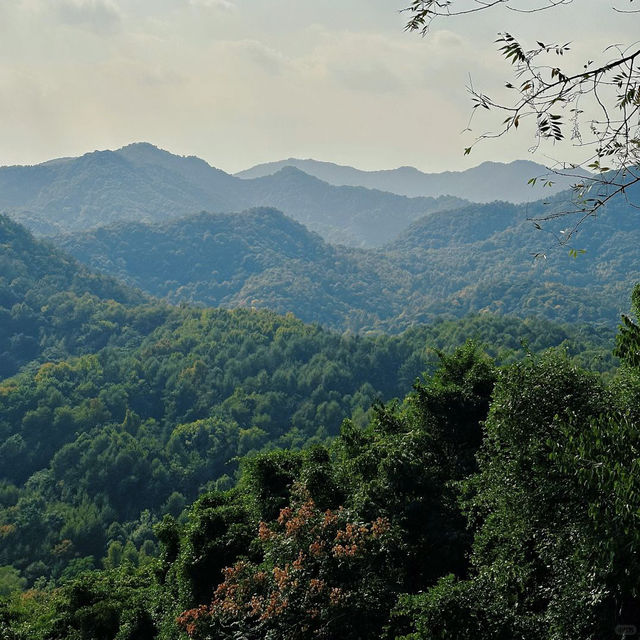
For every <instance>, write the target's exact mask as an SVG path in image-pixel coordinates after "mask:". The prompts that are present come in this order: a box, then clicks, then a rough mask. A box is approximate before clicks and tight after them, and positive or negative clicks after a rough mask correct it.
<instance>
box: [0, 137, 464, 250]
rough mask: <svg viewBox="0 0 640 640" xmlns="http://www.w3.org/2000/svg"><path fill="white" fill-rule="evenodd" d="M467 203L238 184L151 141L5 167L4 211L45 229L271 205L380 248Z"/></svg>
mask: <svg viewBox="0 0 640 640" xmlns="http://www.w3.org/2000/svg"><path fill="white" fill-rule="evenodd" d="M461 204H464V202H463V201H462V200H461V199H460V198H454V197H450V196H445V195H443V196H440V197H438V198H431V197H419V198H407V197H406V196H399V195H395V194H392V193H388V192H384V191H377V190H372V189H365V188H363V187H336V186H333V185H330V184H327V183H326V182H323V181H321V180H319V179H317V178H315V177H313V176H310V175H307V174H306V173H304V172H302V171H300V170H298V169H295V168H293V167H285V168H283V169H282V170H280V171H278V172H277V173H275V174H274V175H271V176H265V177H261V178H256V179H254V180H242V179H240V178H237V177H234V176H232V175H229V174H227V173H225V172H224V171H221V170H219V169H215V168H214V167H211V166H210V165H208V164H207V163H206V162H204V161H203V160H200V159H199V158H195V157H193V156H190V157H182V156H176V155H173V154H171V153H168V152H167V151H163V150H161V149H158V148H157V147H154V146H153V145H150V144H147V143H138V144H132V145H129V146H127V147H123V148H122V149H119V150H117V151H95V152H92V153H87V154H85V155H83V156H80V157H78V158H61V159H58V160H52V161H49V162H45V163H43V164H39V165H35V166H13V167H2V168H0V212H4V213H7V214H9V215H10V216H11V217H13V218H14V219H17V220H19V221H20V222H22V223H23V224H25V225H27V226H28V227H29V228H30V229H31V230H33V231H34V232H36V233H39V234H41V235H52V234H54V233H59V232H63V231H79V230H85V229H91V228H95V227H99V226H103V225H106V224H110V223H113V222H119V221H136V222H138V221H143V222H164V221H167V220H171V219H174V218H179V217H181V216H184V215H189V214H194V213H198V212H199V211H202V210H206V211H211V212H227V213H228V212H233V211H240V210H243V209H246V208H249V207H254V206H272V207H277V208H278V209H280V210H282V211H283V212H285V213H286V214H287V215H289V216H291V217H292V218H294V219H295V220H297V221H299V222H301V223H303V224H304V225H306V226H307V227H309V229H311V230H313V231H317V232H318V233H320V234H321V235H322V236H323V237H324V238H325V239H326V240H328V241H333V242H339V243H342V244H348V245H352V246H377V245H380V244H382V243H383V242H385V240H386V239H387V238H389V237H391V236H393V235H395V234H397V233H398V232H399V231H400V230H402V229H404V228H406V227H407V226H408V225H409V224H410V223H411V222H413V221H414V220H416V219H418V218H420V217H421V216H423V215H424V214H425V213H428V212H430V211H437V210H443V209H451V208H453V207H456V206H460V205H461Z"/></svg>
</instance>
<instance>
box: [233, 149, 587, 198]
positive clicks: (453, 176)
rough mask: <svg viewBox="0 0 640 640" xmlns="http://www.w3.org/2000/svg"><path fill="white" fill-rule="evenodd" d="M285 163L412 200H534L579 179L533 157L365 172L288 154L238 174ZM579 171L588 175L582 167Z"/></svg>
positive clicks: (249, 175)
mask: <svg viewBox="0 0 640 640" xmlns="http://www.w3.org/2000/svg"><path fill="white" fill-rule="evenodd" d="M285 167H295V168H296V169H299V170H300V171H304V172H305V173H307V174H309V175H311V176H315V177H316V178H319V179H320V180H324V181H325V182H328V183H329V184H332V185H336V186H345V185H346V186H352V187H366V188H367V189H379V190H382V191H389V192H391V193H396V194H398V195H403V196H409V197H412V198H415V197H418V196H430V197H434V198H437V197H438V196H442V195H449V196H456V197H458V198H463V199H465V200H470V201H472V202H481V203H485V202H493V201H495V200H506V201H508V202H514V203H521V202H533V201H535V200H538V199H539V198H543V197H546V196H547V195H553V194H555V193H558V192H560V191H562V190H564V189H568V188H569V187H570V186H571V185H572V184H573V183H575V182H576V178H572V177H567V176H560V175H556V174H553V173H552V172H550V171H549V170H548V169H547V168H546V167H544V166H543V165H541V164H537V163H535V162H531V161H529V160H516V161H515V162H510V163H507V164H505V163H501V162H483V163H482V164H480V165H478V166H477V167H473V168H472V169H467V170H466V171H443V172H441V173H424V172H422V171H419V170H418V169H416V168H415V167H399V168H398V169H384V170H381V171H362V170H360V169H355V168H354V167H349V166H345V165H338V164H334V163H333V162H320V161H318V160H312V159H307V160H301V159H299V158H288V159H286V160H279V161H277V162H267V163H264V164H259V165H256V166H255V167H251V168H250V169H245V170H244V171H240V172H239V173H236V174H235V175H236V176H238V177H239V178H244V179H253V178H260V177H264V176H269V175H273V174H274V173H277V172H278V171H281V170H282V169H284V168H285ZM576 175H587V174H586V172H580V171H578V172H577V174H576ZM544 176H546V177H547V180H548V181H552V182H553V185H551V186H546V187H545V186H543V182H545V180H542V178H543V177H544ZM531 178H540V182H539V183H538V184H536V185H533V186H532V185H530V184H528V182H529V180H530V179H531Z"/></svg>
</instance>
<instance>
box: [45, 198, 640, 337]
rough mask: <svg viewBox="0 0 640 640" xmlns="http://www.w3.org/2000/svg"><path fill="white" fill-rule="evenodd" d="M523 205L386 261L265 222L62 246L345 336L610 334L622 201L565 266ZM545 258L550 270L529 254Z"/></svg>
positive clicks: (179, 225)
mask: <svg viewBox="0 0 640 640" xmlns="http://www.w3.org/2000/svg"><path fill="white" fill-rule="evenodd" d="M546 210H547V209H546V205H544V204H543V203H542V202H537V203H532V204H527V205H512V204H509V203H492V204H487V205H470V206H467V207H463V208H460V209H456V210H453V211H445V212H437V213H432V214H429V215H427V216H425V217H423V218H421V219H420V220H418V221H416V222H414V223H412V224H411V225H410V226H409V228H408V229H407V230H405V231H404V232H403V233H401V234H400V236H399V237H398V238H397V239H396V240H394V241H392V242H390V243H388V244H387V245H386V246H385V247H383V248H382V249H376V250H372V249H370V250H362V249H350V248H346V247H337V246H332V245H329V244H327V243H326V242H324V241H322V239H321V238H319V237H318V236H316V235H314V234H312V233H310V232H309V231H307V230H306V229H305V228H304V227H303V226H301V225H299V224H297V223H294V222H293V221H292V220H290V219H288V218H286V217H285V216H284V215H283V214H281V213H279V212H276V211H274V210H271V209H256V210H253V211H249V212H245V213H242V214H236V215H233V216H231V215H211V214H200V215H198V216H193V217H189V218H185V219H182V220H179V221H175V222H172V223H167V224H165V225H160V226H157V225H156V226H148V225H119V226H114V227H110V228H105V229H98V230H95V231H91V232H86V233H83V234H72V235H67V236H62V237H60V238H58V239H57V242H59V243H60V245H61V246H62V247H63V248H65V250H67V251H69V252H70V253H71V254H73V255H74V256H76V257H77V258H78V259H79V260H81V261H83V262H85V263H86V264H88V265H90V266H91V267H92V268H95V269H97V270H100V271H103V272H104V273H108V274H110V275H114V276H117V277H119V278H121V279H123V280H125V281H126V282H128V283H129V284H132V285H135V286H137V287H140V288H142V289H145V290H146V291H148V292H149V293H152V294H153V295H157V296H160V297H162V298H166V299H167V300H170V301H172V302H180V301H183V302H189V303H198V304H204V305H214V306H224V307H230V308H232V307H263V308H269V309H273V310H276V311H279V312H282V313H284V312H287V311H292V312H293V313H294V314H295V315H297V316H298V317H300V318H302V319H303V320H305V321H307V322H318V323H321V324H324V325H326V326H329V327H333V328H336V329H340V330H345V329H349V330H352V331H370V330H375V331H380V330H386V331H396V332H397V331H401V330H403V329H405V328H407V327H409V326H411V325H412V324H415V323H420V322H431V321H432V320H433V319H434V318H436V317H438V316H441V315H446V316H455V317H461V316H463V315H465V314H467V313H474V312H486V311H491V312H494V313H509V314H517V315H520V316H527V315H531V314H537V315H540V316H543V317H547V318H549V319H556V320H561V321H568V322H571V321H576V320H579V321H584V322H599V323H605V324H607V325H609V326H611V327H614V326H616V324H617V323H618V322H619V319H620V314H621V313H623V312H626V310H627V309H628V305H629V294H630V291H631V289H632V287H633V285H634V283H635V282H636V281H637V280H640V255H639V254H638V250H637V247H638V246H640V245H639V244H638V242H640V231H638V230H637V229H636V228H635V225H634V224H633V214H632V212H631V211H630V210H629V209H628V208H627V207H626V205H625V203H624V202H623V201H622V200H620V201H619V202H618V203H614V204H612V205H611V206H610V207H609V209H608V210H607V212H603V213H602V215H601V216H600V217H599V219H598V220H597V221H593V222H587V223H586V224H584V225H583V227H582V229H581V231H580V233H579V234H578V236H577V237H576V239H575V242H576V243H577V244H576V246H578V247H580V248H583V249H585V250H586V254H584V255H580V256H579V257H578V258H576V259H573V258H570V257H569V256H568V250H567V249H562V248H560V247H558V245H557V241H556V240H555V238H554V237H553V236H552V235H549V234H545V233H543V232H540V231H537V230H535V229H534V227H533V225H532V224H531V222H530V221H528V220H527V218H528V217H529V216H534V215H540V214H541V213H542V212H544V211H546ZM541 249H543V250H546V251H547V255H546V257H545V258H543V257H539V258H537V259H534V258H533V256H532V253H534V252H538V251H540V250H541Z"/></svg>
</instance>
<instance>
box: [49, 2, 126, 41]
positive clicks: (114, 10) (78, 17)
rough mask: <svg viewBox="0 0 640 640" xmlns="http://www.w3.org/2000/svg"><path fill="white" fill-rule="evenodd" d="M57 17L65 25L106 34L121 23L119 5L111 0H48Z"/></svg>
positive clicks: (112, 31)
mask: <svg viewBox="0 0 640 640" xmlns="http://www.w3.org/2000/svg"><path fill="white" fill-rule="evenodd" d="M49 3H50V5H51V7H52V8H53V10H54V11H55V13H56V15H57V17H58V19H59V20H60V21H61V22H62V23H63V24H66V25H69V26H73V27H80V28H83V29H89V30H91V31H94V32H96V33H101V34H107V33H114V32H116V31H118V30H119V29H120V27H121V25H122V15H121V13H120V9H119V7H118V6H117V5H116V4H115V3H114V2H113V1H112V0H53V1H52V0H49Z"/></svg>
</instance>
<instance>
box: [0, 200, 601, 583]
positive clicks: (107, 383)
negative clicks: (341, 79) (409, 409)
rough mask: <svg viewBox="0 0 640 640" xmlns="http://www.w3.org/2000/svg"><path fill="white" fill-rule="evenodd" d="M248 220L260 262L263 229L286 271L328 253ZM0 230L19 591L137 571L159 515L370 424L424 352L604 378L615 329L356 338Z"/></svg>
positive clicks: (11, 524)
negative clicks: (103, 571) (270, 453)
mask: <svg viewBox="0 0 640 640" xmlns="http://www.w3.org/2000/svg"><path fill="white" fill-rule="evenodd" d="M252 216H253V217H255V218H256V220H257V221H261V222H262V223H263V224H265V223H266V226H263V227H262V228H260V227H257V228H256V231H255V237H254V242H258V239H259V238H260V237H262V244H261V245H260V246H261V248H262V250H263V252H264V253H265V254H266V253H268V240H267V239H266V234H265V233H264V232H265V230H266V229H267V228H272V227H273V226H274V224H273V223H274V221H279V224H280V226H281V230H280V233H281V236H280V237H279V238H278V242H277V244H278V246H280V247H282V246H284V245H286V247H287V251H288V252H289V255H290V257H291V260H298V259H299V258H300V255H301V254H304V253H306V252H310V251H316V252H317V253H320V254H321V253H322V250H323V247H324V244H323V243H322V241H321V240H320V239H319V238H318V237H317V236H314V235H313V234H309V232H306V231H304V234H305V235H304V236H303V237H302V238H301V239H299V241H298V243H297V244H296V243H295V242H294V241H293V239H290V240H287V241H286V242H285V234H284V231H285V230H286V229H287V228H288V229H289V231H290V232H293V231H295V230H298V231H300V229H303V228H302V227H300V225H298V224H297V223H293V222H291V221H288V220H287V219H286V218H285V217H284V216H282V214H279V213H276V212H273V211H266V212H260V211H258V212H250V213H249V214H247V216H246V218H245V219H244V226H245V227H246V226H247V225H248V221H249V219H250V218H251V217H252ZM229 219H231V220H233V221H234V223H236V222H237V221H238V219H237V218H234V217H233V216H229ZM203 220H205V221H206V217H205V216H200V217H196V218H194V219H193V220H192V221H191V223H192V224H194V225H197V224H201V223H202V222H203ZM213 220H214V221H215V220H216V218H215V216H213ZM0 222H1V223H2V227H1V229H2V236H1V240H2V241H1V242H0V246H1V247H2V259H3V274H4V276H3V280H2V287H3V288H2V295H3V298H2V304H3V309H2V313H3V314H4V315H3V319H4V320H5V322H3V324H2V328H3V332H2V333H1V334H0V352H2V353H3V360H2V362H3V367H4V368H3V370H2V377H3V379H2V383H1V384H0V527H1V528H0V531H1V532H2V536H3V537H2V541H3V544H2V546H1V547H0V566H11V567H13V569H12V571H17V572H18V574H19V575H20V576H22V577H23V578H21V579H24V580H26V581H27V583H28V584H33V583H34V581H36V580H37V579H38V578H39V577H45V578H47V579H49V578H51V579H54V580H58V579H64V578H70V577H73V576H74V575H76V574H78V573H80V572H82V571H83V570H85V569H89V568H92V567H99V566H110V565H109V563H113V562H116V560H114V559H113V558H112V559H109V558H111V556H110V555H109V554H110V553H111V555H112V556H113V557H114V558H115V557H116V555H114V554H116V550H117V548H118V545H119V548H121V549H122V548H123V547H125V546H126V547H127V548H128V549H129V551H128V552H127V553H128V554H129V557H130V558H134V557H135V561H136V562H138V560H139V561H140V562H144V558H147V559H149V558H150V557H151V556H153V555H155V554H157V546H156V544H157V542H156V538H155V535H154V533H153V525H154V524H156V523H157V522H158V521H159V520H160V517H161V516H162V514H164V513H172V514H174V515H176V516H177V515H178V514H179V513H180V511H181V510H182V508H183V507H184V505H185V504H186V503H187V502H188V501H191V500H193V499H194V498H195V497H196V496H197V495H198V493H199V492H200V491H202V490H203V488H211V487H214V486H217V487H219V488H226V487H229V486H231V485H232V484H233V477H234V474H235V471H236V469H237V459H238V456H242V455H245V454H248V453H250V452H255V451H258V450H263V449H271V448H273V447H274V446H284V447H290V448H298V447H302V446H303V445H311V444H313V443H321V442H324V441H325V440H327V439H328V438H329V437H330V436H333V435H335V434H336V433H337V431H338V429H339V426H340V424H341V422H342V420H343V419H344V418H345V417H348V416H351V417H353V419H354V420H355V421H356V423H357V424H361V423H364V422H365V421H366V415H367V412H368V411H369V408H370V406H371V404H372V403H373V402H374V401H375V400H376V399H382V400H388V399H390V398H393V397H395V396H401V395H402V394H403V393H404V392H405V390H406V389H408V388H410V387H411V385H412V383H413V382H414V380H415V379H416V378H417V377H418V376H419V375H420V373H421V372H422V371H424V370H432V369H433V366H434V355H433V352H432V351H430V350H431V349H446V350H449V349H451V348H452V347H453V346H455V345H458V344H461V343H464V341H465V340H466V339H467V338H476V339H478V340H479V341H486V342H487V343H488V344H487V348H488V350H489V352H490V353H491V354H492V355H493V356H494V357H496V358H497V359H498V361H499V362H500V363H508V362H513V361H515V360H517V359H518V358H521V357H522V355H523V351H522V348H521V345H520V342H521V340H525V341H526V342H527V343H528V344H529V345H530V348H531V349H533V350H535V351H538V350H540V349H544V348H545V347H548V346H559V345H562V346H564V347H566V348H567V350H568V353H569V355H571V356H573V357H576V358H577V359H578V361H580V362H582V363H583V364H585V365H588V366H591V367H594V368H598V369H601V370H605V371H608V370H611V369H612V367H613V359H612V358H611V356H610V355H609V354H610V350H611V344H612V340H613V332H612V331H610V330H602V329H594V328H589V327H585V326H579V325H575V326H561V325H557V324H553V323H549V322H546V321H543V320H536V319H530V320H527V321H521V320H517V319H515V318H499V317H494V316H491V315H484V316H481V317H480V316H476V317H469V318H466V319H464V320H461V321H460V320H459V321H446V320H442V321H439V322H437V323H434V324H433V325H432V326H423V327H415V328H413V329H411V330H409V331H407V332H405V333H403V334H401V335H399V336H374V337H369V338H367V337H362V336H359V335H350V334H348V333H346V334H339V333H335V332H332V331H328V330H326V329H323V328H321V327H319V326H317V325H308V324H304V323H303V322H301V321H300V320H298V319H296V318H295V317H293V316H292V315H290V314H289V315H286V316H282V315H277V314H275V313H273V312H271V311H256V310H250V309H242V310H235V311H228V310H223V309H217V310H216V309H209V310H206V309H198V308H193V307H188V306H182V307H170V306H168V305H166V304H161V303H157V302H154V301H152V300H149V299H147V298H145V297H143V296H142V295H141V294H139V293H137V292H136V291H132V290H129V289H127V288H126V287H125V286H123V285H120V284H118V283H117V282H115V281H114V280H112V279H111V278H108V277H105V276H96V275H94V274H92V273H91V272H90V271H88V270H87V269H86V268H84V267H81V266H79V265H78V264H77V263H75V262H74V260H73V259H71V258H68V257H66V256H65V255H64V254H63V253H61V252H60V251H58V250H53V249H51V248H50V247H49V245H47V244H45V243H42V242H40V241H37V240H34V238H33V237H32V236H31V235H30V234H29V233H28V232H27V231H26V230H25V229H24V228H22V227H20V226H19V225H17V224H16V223H15V222H12V221H9V220H8V219H6V218H0ZM217 222H218V223H219V224H222V223H223V222H224V220H218V221H217ZM145 231H146V230H145V228H143V227H140V230H139V232H140V233H139V235H138V236H136V235H135V233H134V232H130V233H131V237H132V242H134V243H136V242H141V241H145V238H146V236H144V233H145ZM215 237H216V236H215V235H213V236H212V238H214V239H215ZM245 237H246V238H249V237H250V234H248V233H246V234H245ZM153 242H155V240H153ZM224 246H228V244H227V243H224ZM163 251H166V247H163V246H161V247H160V253H162V252H163ZM183 251H186V252H189V250H188V248H187V249H185V248H184V247H183ZM226 255H227V256H229V254H226ZM143 257H144V256H143ZM272 259H276V256H275V255H274V256H273V257H272ZM327 259H328V258H327ZM223 262H224V260H223ZM243 262H244V263H245V264H248V262H249V261H248V260H247V259H246V256H244V257H242V260H241V261H240V262H238V263H237V264H235V265H234V269H236V268H237V267H238V264H240V265H241V264H242V263H243ZM229 277H233V273H230V276H229ZM7 305H9V306H7ZM25 341H26V342H25ZM27 342H28V345H30V346H29V348H27V346H25V344H27ZM7 354H9V356H11V357H13V359H11V358H10V357H9V356H7ZM31 358H33V360H31V361H29V362H27V360H29V359H31ZM21 365H22V368H21V371H20V372H19V373H18V374H17V375H15V376H13V377H5V376H7V375H9V374H12V373H14V372H15V371H16V370H17V369H18V367H20V366H21ZM110 549H111V551H109V550H110Z"/></svg>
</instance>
